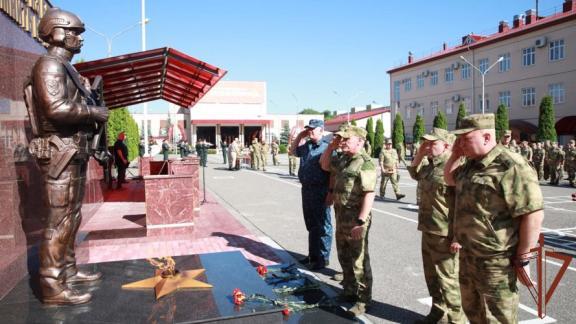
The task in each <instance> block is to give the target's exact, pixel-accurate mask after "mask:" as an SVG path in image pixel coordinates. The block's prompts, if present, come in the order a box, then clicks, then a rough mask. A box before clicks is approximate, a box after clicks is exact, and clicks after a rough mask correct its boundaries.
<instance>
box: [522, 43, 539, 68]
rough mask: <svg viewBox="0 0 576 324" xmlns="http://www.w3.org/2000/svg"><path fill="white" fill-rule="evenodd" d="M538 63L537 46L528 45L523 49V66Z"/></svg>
mask: <svg viewBox="0 0 576 324" xmlns="http://www.w3.org/2000/svg"><path fill="white" fill-rule="evenodd" d="M535 63H536V48H534V47H528V48H524V49H522V66H530V65H534V64H535Z"/></svg>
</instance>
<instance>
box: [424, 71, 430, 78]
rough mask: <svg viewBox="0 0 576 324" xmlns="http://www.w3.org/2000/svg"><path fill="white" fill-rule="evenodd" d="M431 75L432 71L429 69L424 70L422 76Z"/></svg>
mask: <svg viewBox="0 0 576 324" xmlns="http://www.w3.org/2000/svg"><path fill="white" fill-rule="evenodd" d="M429 75H430V71H428V70H426V71H424V72H422V76H423V77H425V78H426V77H428V76H429Z"/></svg>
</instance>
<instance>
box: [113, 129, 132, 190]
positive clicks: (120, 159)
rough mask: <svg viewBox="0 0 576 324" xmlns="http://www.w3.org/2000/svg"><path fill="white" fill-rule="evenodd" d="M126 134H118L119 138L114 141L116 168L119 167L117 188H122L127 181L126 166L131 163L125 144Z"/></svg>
mask: <svg viewBox="0 0 576 324" xmlns="http://www.w3.org/2000/svg"><path fill="white" fill-rule="evenodd" d="M125 139H126V135H125V134H124V132H121V133H120V134H118V139H117V140H116V143H114V162H115V163H116V168H117V169H118V178H117V180H118V182H117V184H116V189H122V184H123V183H126V168H128V165H129V164H130V161H129V160H128V147H127V146H126V144H124V140H125Z"/></svg>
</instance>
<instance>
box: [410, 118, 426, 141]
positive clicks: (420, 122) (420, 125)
mask: <svg viewBox="0 0 576 324" xmlns="http://www.w3.org/2000/svg"><path fill="white" fill-rule="evenodd" d="M425 133H426V128H425V127H424V118H422V116H421V115H417V116H416V121H415V122H414V126H413V127H412V143H420V138H421V137H422V136H424V134H425Z"/></svg>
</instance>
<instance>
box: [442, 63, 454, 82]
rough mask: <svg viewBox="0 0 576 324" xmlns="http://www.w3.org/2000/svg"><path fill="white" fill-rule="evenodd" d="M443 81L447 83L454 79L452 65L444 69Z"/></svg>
mask: <svg viewBox="0 0 576 324" xmlns="http://www.w3.org/2000/svg"><path fill="white" fill-rule="evenodd" d="M444 81H446V82H447V83H452V81H454V69H452V67H449V68H446V69H444Z"/></svg>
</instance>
